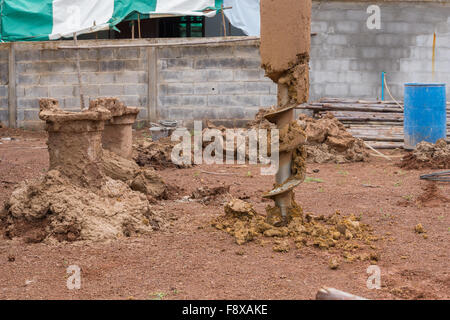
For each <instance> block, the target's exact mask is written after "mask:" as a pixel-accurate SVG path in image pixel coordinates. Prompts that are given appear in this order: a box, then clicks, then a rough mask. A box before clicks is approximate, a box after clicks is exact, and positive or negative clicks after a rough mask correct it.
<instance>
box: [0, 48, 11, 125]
mask: <svg viewBox="0 0 450 320" xmlns="http://www.w3.org/2000/svg"><path fill="white" fill-rule="evenodd" d="M8 57H9V48H8V47H0V122H2V123H3V124H5V125H7V124H8V123H9V122H8Z"/></svg>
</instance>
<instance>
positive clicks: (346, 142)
mask: <svg viewBox="0 0 450 320" xmlns="http://www.w3.org/2000/svg"><path fill="white" fill-rule="evenodd" d="M273 110H275V108H274V107H272V108H269V109H261V110H260V111H259V112H258V114H257V116H256V117H255V120H254V121H252V122H250V123H249V124H248V126H249V127H250V128H254V129H256V128H264V129H272V128H273V126H268V125H267V124H266V123H265V122H264V121H267V120H265V119H264V115H265V114H267V113H270V112H272V111H273ZM267 122H268V121H267ZM268 123H269V124H270V122H268ZM297 126H298V127H299V128H301V129H302V130H303V131H304V132H305V133H306V136H307V140H306V143H305V145H304V146H305V150H306V153H307V156H306V159H307V162H309V163H330V162H331V163H349V162H360V161H367V159H368V158H369V152H368V151H367V148H366V147H365V146H364V141H363V140H361V139H358V138H355V137H353V136H352V135H351V134H350V133H349V132H348V131H347V130H346V129H345V127H344V125H343V124H342V123H341V122H340V121H339V120H337V119H336V118H335V117H334V116H333V115H332V114H331V113H327V114H325V115H324V116H323V117H322V118H320V119H313V118H311V117H308V116H306V115H304V114H302V115H300V116H299V120H298V121H297ZM281 135H282V132H280V136H281Z"/></svg>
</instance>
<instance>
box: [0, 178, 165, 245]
mask: <svg viewBox="0 0 450 320" xmlns="http://www.w3.org/2000/svg"><path fill="white" fill-rule="evenodd" d="M1 218H2V219H3V220H4V221H5V222H6V225H7V228H6V236H7V237H8V238H13V237H21V238H24V239H25V241H27V242H41V241H46V242H52V241H75V240H95V241H98V240H105V239H114V238H117V237H121V236H131V235H133V234H148V233H151V232H152V231H153V230H157V229H159V228H160V227H161V226H162V225H163V224H164V219H163V217H162V216H160V215H159V213H158V212H154V211H152V209H151V207H150V206H149V202H148V201H147V199H146V196H145V195H144V194H143V193H140V192H136V191H132V190H131V189H130V188H129V186H128V185H127V184H126V183H124V182H122V181H120V180H113V179H111V178H108V177H105V178H104V180H103V183H102V185H101V187H100V188H99V189H96V188H90V189H87V188H83V187H80V186H78V185H75V184H73V183H71V181H70V180H69V179H68V178H67V177H66V176H64V175H62V174H61V173H60V172H59V171H57V170H50V171H49V172H48V173H47V174H46V175H45V176H44V177H43V178H42V179H39V180H36V181H33V182H28V183H27V182H22V183H21V184H20V185H19V186H18V188H16V190H14V192H13V193H12V195H11V198H10V199H9V200H8V201H7V202H6V204H5V208H4V210H3V211H2V214H1Z"/></svg>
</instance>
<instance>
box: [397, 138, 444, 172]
mask: <svg viewBox="0 0 450 320" xmlns="http://www.w3.org/2000/svg"><path fill="white" fill-rule="evenodd" d="M399 166H400V167H401V168H404V169H409V170H411V169H424V168H429V169H450V145H449V144H447V142H446V141H445V140H444V139H440V140H438V141H437V142H436V144H432V143H430V142H425V141H424V142H420V143H419V144H417V146H416V148H415V150H414V151H413V152H410V153H408V154H407V155H406V156H404V157H403V159H402V161H401V162H400V164H399Z"/></svg>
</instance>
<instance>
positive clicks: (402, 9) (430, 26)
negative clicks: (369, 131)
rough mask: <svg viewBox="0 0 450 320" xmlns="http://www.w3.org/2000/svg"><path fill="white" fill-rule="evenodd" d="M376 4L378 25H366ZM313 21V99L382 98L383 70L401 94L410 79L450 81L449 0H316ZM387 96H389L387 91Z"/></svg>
mask: <svg viewBox="0 0 450 320" xmlns="http://www.w3.org/2000/svg"><path fill="white" fill-rule="evenodd" d="M373 4H376V5H378V6H379V7H380V17H381V28H380V29H379V30H376V29H375V30H369V29H368V28H367V19H368V17H369V16H370V15H371V14H369V13H367V8H368V7H369V6H370V5H373ZM311 27H312V32H313V33H316V35H314V36H313V37H312V40H311V63H310V68H311V87H310V99H311V100H316V99H319V98H321V97H324V96H328V97H329V96H333V97H346V98H371V99H374V98H379V99H380V98H381V73H382V72H383V71H384V72H386V78H387V82H388V85H389V87H390V89H391V92H392V94H393V96H394V97H395V98H397V99H403V89H404V83H407V82H443V83H446V84H447V85H448V84H450V41H449V40H450V3H449V2H448V1H428V2H423V1H389V2H380V1H359V2H351V1H345V2H344V1H314V2H313V10H312V26H311ZM435 31H436V33H437V46H436V73H435V77H434V79H433V77H432V43H433V32H435ZM385 99H388V100H390V98H389V97H388V96H387V93H386V95H385Z"/></svg>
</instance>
